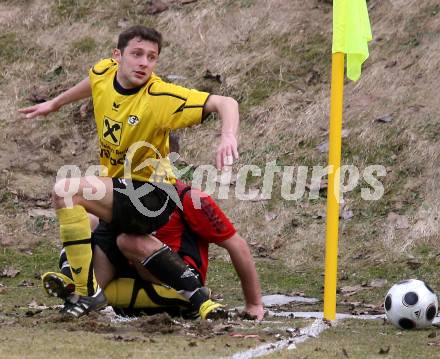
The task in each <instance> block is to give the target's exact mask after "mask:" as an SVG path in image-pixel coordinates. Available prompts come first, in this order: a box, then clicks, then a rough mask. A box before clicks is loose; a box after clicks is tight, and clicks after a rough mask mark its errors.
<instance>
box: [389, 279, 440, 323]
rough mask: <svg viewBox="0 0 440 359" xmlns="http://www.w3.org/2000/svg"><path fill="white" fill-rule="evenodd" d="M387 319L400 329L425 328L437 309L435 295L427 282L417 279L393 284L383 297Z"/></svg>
mask: <svg viewBox="0 0 440 359" xmlns="http://www.w3.org/2000/svg"><path fill="white" fill-rule="evenodd" d="M384 307H385V313H386V315H387V318H388V320H389V321H390V322H391V323H393V324H394V325H395V326H397V327H399V328H401V329H415V328H426V327H428V326H430V325H431V324H432V321H433V320H434V318H435V316H436V315H437V311H438V300H437V295H436V294H435V293H434V291H433V290H432V289H431V288H430V287H429V285H428V284H426V283H425V282H423V281H421V280H417V279H408V280H403V281H401V282H398V283H396V284H394V285H393V286H392V287H391V289H390V290H389V291H388V293H387V295H386V297H385V304H384Z"/></svg>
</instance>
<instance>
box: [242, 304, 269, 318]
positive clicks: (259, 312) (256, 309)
mask: <svg viewBox="0 0 440 359" xmlns="http://www.w3.org/2000/svg"><path fill="white" fill-rule="evenodd" d="M244 312H245V313H246V314H248V315H249V316H251V317H254V318H255V320H263V317H264V308H263V305H262V304H259V305H255V304H246V306H245V308H244Z"/></svg>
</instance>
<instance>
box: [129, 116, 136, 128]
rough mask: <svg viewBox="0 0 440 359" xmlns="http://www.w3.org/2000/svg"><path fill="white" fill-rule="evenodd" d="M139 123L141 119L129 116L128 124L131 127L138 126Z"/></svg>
mask: <svg viewBox="0 0 440 359" xmlns="http://www.w3.org/2000/svg"><path fill="white" fill-rule="evenodd" d="M138 122H139V117H137V116H135V115H130V116H128V124H129V125H130V126H136V125H137V124H138Z"/></svg>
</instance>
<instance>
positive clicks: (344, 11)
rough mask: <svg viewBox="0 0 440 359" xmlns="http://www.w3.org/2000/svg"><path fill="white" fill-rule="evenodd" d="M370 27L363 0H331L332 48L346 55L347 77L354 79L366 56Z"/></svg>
mask: <svg viewBox="0 0 440 359" xmlns="http://www.w3.org/2000/svg"><path fill="white" fill-rule="evenodd" d="M371 39H372V35H371V27H370V20H369V18H368V10H367V4H366V1H365V0H333V49H332V52H333V53H335V52H342V53H344V54H346V55H347V77H348V78H349V79H350V80H353V81H356V80H357V79H359V77H360V76H361V66H362V63H363V62H364V61H365V60H366V59H367V58H368V41H371Z"/></svg>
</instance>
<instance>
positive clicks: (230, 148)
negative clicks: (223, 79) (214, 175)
mask: <svg viewBox="0 0 440 359" xmlns="http://www.w3.org/2000/svg"><path fill="white" fill-rule="evenodd" d="M203 112H204V114H207V113H211V112H216V113H218V115H219V117H220V120H221V121H222V134H221V140H220V145H219V146H218V148H217V153H216V165H217V168H218V169H222V168H224V167H225V166H231V165H232V164H233V161H234V159H238V149H237V130H238V122H239V112H238V103H237V101H235V100H234V99H233V98H231V97H225V96H218V95H210V96H209V98H208V100H207V101H206V103H205V107H204V109H203Z"/></svg>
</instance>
